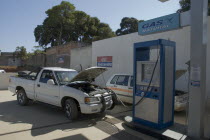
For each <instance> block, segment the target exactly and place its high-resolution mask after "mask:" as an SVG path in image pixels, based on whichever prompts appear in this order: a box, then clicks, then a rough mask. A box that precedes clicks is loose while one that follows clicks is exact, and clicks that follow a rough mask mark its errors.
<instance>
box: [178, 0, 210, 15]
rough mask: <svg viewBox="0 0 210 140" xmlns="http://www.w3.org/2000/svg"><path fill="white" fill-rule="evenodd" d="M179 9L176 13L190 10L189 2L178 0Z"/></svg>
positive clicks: (209, 6)
mask: <svg viewBox="0 0 210 140" xmlns="http://www.w3.org/2000/svg"><path fill="white" fill-rule="evenodd" d="M179 4H180V7H181V8H180V9H179V10H177V12H178V13H182V12H186V11H189V10H190V4H191V2H190V0H180V1H179ZM208 15H210V0H208Z"/></svg>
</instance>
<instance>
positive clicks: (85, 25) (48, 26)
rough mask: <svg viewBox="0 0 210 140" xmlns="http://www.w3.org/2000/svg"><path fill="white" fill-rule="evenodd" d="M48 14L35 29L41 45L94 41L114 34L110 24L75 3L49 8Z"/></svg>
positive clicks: (63, 3) (63, 2)
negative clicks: (87, 12)
mask: <svg viewBox="0 0 210 140" xmlns="http://www.w3.org/2000/svg"><path fill="white" fill-rule="evenodd" d="M46 14H47V18H46V19H45V20H44V22H43V24H42V25H38V26H37V27H36V28H35V30H34V36H35V40H36V42H38V43H39V45H40V46H47V45H51V46H55V45H61V44H65V43H66V42H70V41H81V42H92V41H94V40H98V39H105V38H109V37H113V36H114V33H113V32H112V30H111V28H110V27H109V25H108V24H105V23H101V22H100V20H99V19H98V18H96V17H91V16H89V15H88V14H86V13H85V12H83V11H77V10H75V7H74V5H73V4H71V3H69V2H66V1H62V2H61V4H59V5H57V6H54V7H52V8H51V9H49V10H47V11H46Z"/></svg>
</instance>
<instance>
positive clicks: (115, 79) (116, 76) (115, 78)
mask: <svg viewBox="0 0 210 140" xmlns="http://www.w3.org/2000/svg"><path fill="white" fill-rule="evenodd" d="M118 77H119V76H118V75H115V76H114V77H113V78H112V80H111V82H110V84H115V83H116V82H117V79H118Z"/></svg>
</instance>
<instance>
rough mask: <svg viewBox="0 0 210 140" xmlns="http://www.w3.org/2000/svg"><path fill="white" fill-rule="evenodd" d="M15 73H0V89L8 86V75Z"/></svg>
mask: <svg viewBox="0 0 210 140" xmlns="http://www.w3.org/2000/svg"><path fill="white" fill-rule="evenodd" d="M14 75H17V73H0V90H7V89H8V86H9V77H10V76H14Z"/></svg>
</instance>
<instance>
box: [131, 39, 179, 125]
mask: <svg viewBox="0 0 210 140" xmlns="http://www.w3.org/2000/svg"><path fill="white" fill-rule="evenodd" d="M174 94H175V42H173V41H169V40H163V39H159V40H153V41H147V42H140V43H135V44H134V90H133V116H132V118H133V122H134V123H137V124H141V125H145V126H148V127H152V128H156V129H163V128H167V127H169V126H171V125H173V123H174Z"/></svg>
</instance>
